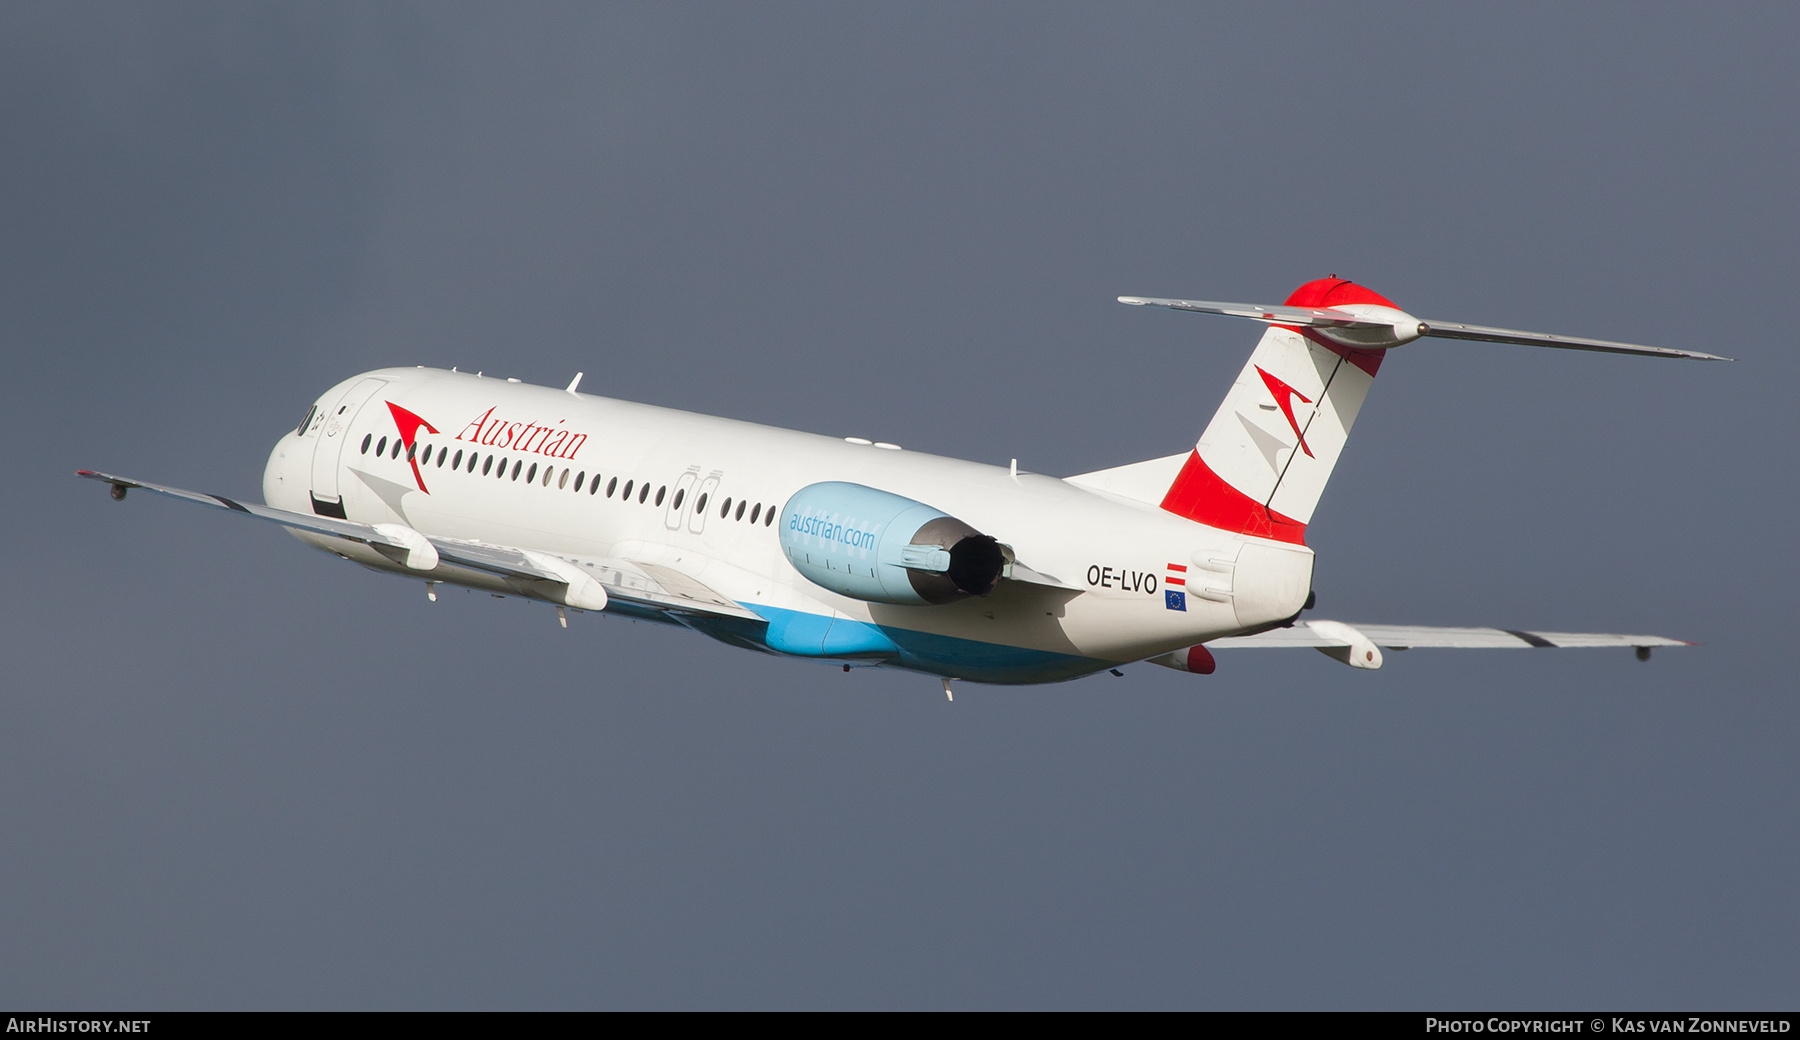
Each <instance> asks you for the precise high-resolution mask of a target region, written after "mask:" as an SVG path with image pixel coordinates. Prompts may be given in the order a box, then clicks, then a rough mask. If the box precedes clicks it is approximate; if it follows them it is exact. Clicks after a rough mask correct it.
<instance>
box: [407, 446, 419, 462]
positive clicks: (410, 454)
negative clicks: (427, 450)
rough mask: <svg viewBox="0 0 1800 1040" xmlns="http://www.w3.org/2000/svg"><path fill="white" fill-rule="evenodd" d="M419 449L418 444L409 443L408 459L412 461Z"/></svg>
mask: <svg viewBox="0 0 1800 1040" xmlns="http://www.w3.org/2000/svg"><path fill="white" fill-rule="evenodd" d="M418 451H419V446H418V445H417V444H408V445H407V446H406V461H408V462H411V461H412V460H413V456H414V455H415V454H417V453H418Z"/></svg>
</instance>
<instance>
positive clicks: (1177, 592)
mask: <svg viewBox="0 0 1800 1040" xmlns="http://www.w3.org/2000/svg"><path fill="white" fill-rule="evenodd" d="M1163 606H1165V607H1167V608H1169V609H1170V610H1179V611H1181V612H1182V613H1184V614H1185V613H1187V565H1186V564H1181V563H1171V564H1169V569H1168V573H1166V574H1164V575H1163Z"/></svg>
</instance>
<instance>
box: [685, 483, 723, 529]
mask: <svg viewBox="0 0 1800 1040" xmlns="http://www.w3.org/2000/svg"><path fill="white" fill-rule="evenodd" d="M718 490H719V474H718V473H716V472H715V473H713V474H711V475H710V476H708V477H707V478H706V479H705V480H702V481H701V482H700V487H699V489H698V491H699V495H698V496H697V497H696V498H695V499H694V515H693V516H691V517H688V530H689V531H692V532H693V533H695V534H699V533H700V532H702V531H704V530H706V510H707V508H708V507H709V506H711V505H712V504H713V496H714V495H715V494H717V493H718Z"/></svg>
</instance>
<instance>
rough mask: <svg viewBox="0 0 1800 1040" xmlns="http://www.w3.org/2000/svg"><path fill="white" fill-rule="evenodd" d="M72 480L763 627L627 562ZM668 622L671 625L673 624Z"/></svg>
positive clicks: (127, 482)
mask: <svg viewBox="0 0 1800 1040" xmlns="http://www.w3.org/2000/svg"><path fill="white" fill-rule="evenodd" d="M75 472H76V475H77V476H82V477H86V478H88V479H89V480H98V481H100V482H102V483H105V484H111V485H112V495H113V497H114V498H116V499H122V498H124V497H125V493H126V491H127V490H129V489H131V488H141V489H143V490H145V491H151V492H155V493H156V494H159V495H167V496H169V497H170V498H178V499H180V500H182V501H184V502H192V503H194V504H196V505H202V506H207V507H209V508H212V509H224V510H228V511H231V512H234V513H238V514H241V515H244V516H251V517H255V518H257V519H259V520H267V521H269V522H271V523H276V524H280V525H281V526H283V527H288V528H292V529H294V530H297V531H310V532H312V533H314V534H322V535H329V536H331V537H333V538H343V539H346V540H348V541H352V542H360V543H362V544H364V545H367V546H369V547H370V548H372V549H374V550H375V551H376V552H379V553H381V554H382V555H383V556H386V557H387V558H388V559H390V560H393V561H394V562H395V563H398V564H400V565H401V566H403V567H407V568H410V569H412V570H416V571H421V572H428V571H431V570H434V569H435V568H436V567H437V566H438V565H439V564H440V563H448V564H453V565H455V566H458V567H467V568H470V569H472V570H478V571H485V572H487V573H489V574H494V575H498V576H499V577H501V578H503V579H505V580H506V582H507V584H509V585H511V586H512V587H513V588H514V589H515V590H516V591H517V592H518V593H519V594H520V595H524V596H531V597H535V598H539V599H545V600H548V601H550V602H552V603H560V604H566V605H568V606H571V607H578V608H580V609H583V610H604V609H606V605H607V604H608V603H609V602H611V601H615V600H616V601H618V602H619V603H621V604H627V605H630V606H634V607H638V608H640V609H644V610H648V611H651V612H654V613H657V614H663V615H679V616H697V617H729V618H737V619H740V620H745V621H761V620H762V618H761V616H760V615H758V614H756V613H754V612H752V611H750V610H746V609H745V608H743V607H741V606H739V605H738V604H736V603H734V602H732V601H731V600H730V599H729V598H727V597H726V596H723V595H721V594H720V593H718V592H715V591H714V590H712V589H710V588H708V587H706V586H705V585H702V584H701V583H700V582H698V581H696V580H695V579H693V578H691V577H688V576H687V575H685V574H682V573H680V572H679V571H676V570H673V569H671V568H669V567H664V566H659V565H655V564H649V563H636V562H633V561H631V560H626V559H611V558H600V557H594V558H588V557H580V558H574V559H572V558H570V557H566V556H559V555H557V554H555V553H548V552H542V551H539V550H536V549H525V548H520V547H517V546H511V545H495V544H492V543H489V542H477V541H469V540H466V539H461V538H444V537H438V536H432V535H427V534H424V533H423V532H420V531H416V530H414V529H413V528H410V527H407V526H406V525H404V524H359V523H356V522H354V521H351V520H336V519H333V518H331V517H328V516H308V515H307V514H305V513H294V512H290V511H288V510H286V509H275V508H273V507H270V506H258V505H251V504H249V503H246V502H239V501H237V500H235V499H230V498H226V497H225V496H224V495H208V494H205V493H203V492H199V491H188V490H186V489H185V488H177V487H168V486H167V485H163V484H152V483H150V482H149V481H143V480H131V479H129V478H127V477H118V476H113V475H112V474H110V473H97V472H95V471H93V470H86V469H83V470H76V471H75ZM669 620H674V617H670V618H669Z"/></svg>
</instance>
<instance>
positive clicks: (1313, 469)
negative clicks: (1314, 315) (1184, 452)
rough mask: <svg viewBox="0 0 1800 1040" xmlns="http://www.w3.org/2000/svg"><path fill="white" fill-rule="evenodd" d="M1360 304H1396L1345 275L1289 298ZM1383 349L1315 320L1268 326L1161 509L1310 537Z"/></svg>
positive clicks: (1211, 522) (1315, 303)
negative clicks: (1346, 339)
mask: <svg viewBox="0 0 1800 1040" xmlns="http://www.w3.org/2000/svg"><path fill="white" fill-rule="evenodd" d="M1354 304H1369V305H1374V306H1379V307H1388V308H1392V307H1393V306H1394V305H1393V304H1392V303H1390V302H1388V301H1387V300H1386V299H1383V298H1382V297H1381V296H1380V295H1378V294H1376V293H1374V292H1372V291H1370V290H1369V289H1366V288H1364V287H1362V286H1360V285H1357V284H1355V283H1354V282H1349V281H1345V280H1343V279H1341V278H1337V277H1332V278H1324V279H1320V280H1319V281H1316V282H1308V283H1307V284H1305V285H1303V286H1301V287H1300V288H1299V289H1296V290H1295V291H1294V294H1293V295H1292V296H1290V297H1288V300H1287V306H1290V307H1312V308H1324V307H1344V306H1347V305H1354ZM1381 357H1382V351H1380V350H1362V349H1357V348H1354V347H1347V346H1344V345H1343V344H1340V343H1337V342H1334V341H1333V340H1331V339H1328V338H1326V337H1325V336H1323V335H1321V334H1320V333H1319V332H1318V331H1317V330H1315V329H1312V328H1307V327H1304V326H1289V325H1278V324H1273V325H1270V326H1269V328H1268V330H1267V331H1266V332H1264V333H1263V337H1262V341H1261V342H1260V343H1258V344H1257V345H1256V351H1255V352H1254V353H1252V354H1251V355H1250V361H1249V363H1247V364H1246V365H1245V366H1244V370H1243V371H1242V372H1241V373H1239V374H1238V378H1237V382H1235V383H1233V384H1232V387H1231V391H1230V392H1229V393H1227V394H1226V395H1225V403H1224V404H1222V405H1220V406H1219V410H1218V412H1217V413H1216V414H1214V415H1213V418H1212V422H1210V423H1208V424H1207V426H1206V432H1205V433H1203V434H1201V435H1200V442H1199V443H1198V444H1197V445H1195V447H1194V450H1193V452H1192V453H1190V454H1189V455H1188V457H1187V461H1185V462H1184V463H1183V464H1182V466H1181V471H1180V473H1179V474H1178V475H1177V476H1176V477H1175V480H1174V483H1172V484H1171V485H1169V488H1168V491H1167V492H1166V493H1165V494H1164V495H1163V498H1162V503H1161V505H1162V508H1164V509H1166V510H1168V511H1169V512H1171V513H1175V514H1177V515H1180V516H1184V517H1187V518H1188V519H1190V520H1195V521H1198V522H1200V523H1203V524H1206V525H1208V526H1211V527H1218V528H1222V529H1224V530H1228V531H1233V532H1241V533H1243V534H1250V535H1256V536H1258V537H1262V538H1272V539H1275V540H1277V541H1284V542H1292V543H1294V544H1296V545H1303V544H1305V540H1306V525H1307V524H1308V523H1309V522H1311V520H1312V515H1313V509H1314V508H1315V507H1316V506H1317V505H1318V504H1319V496H1320V495H1321V494H1323V493H1324V491H1325V482H1326V481H1327V480H1329V479H1330V478H1331V470H1332V467H1333V466H1335V465H1337V460H1338V454H1339V453H1340V452H1342V451H1343V450H1344V442H1345V440H1347V439H1348V438H1349V435H1350V427H1351V425H1352V424H1353V423H1355V422H1356V413H1357V412H1358V411H1359V410H1361V408H1362V403H1363V398H1364V397H1365V396H1366V395H1367V394H1368V392H1369V384H1370V383H1372V382H1373V381H1374V379H1375V372H1376V370H1377V369H1379V368H1380V367H1381Z"/></svg>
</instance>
